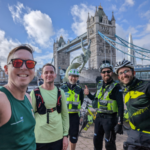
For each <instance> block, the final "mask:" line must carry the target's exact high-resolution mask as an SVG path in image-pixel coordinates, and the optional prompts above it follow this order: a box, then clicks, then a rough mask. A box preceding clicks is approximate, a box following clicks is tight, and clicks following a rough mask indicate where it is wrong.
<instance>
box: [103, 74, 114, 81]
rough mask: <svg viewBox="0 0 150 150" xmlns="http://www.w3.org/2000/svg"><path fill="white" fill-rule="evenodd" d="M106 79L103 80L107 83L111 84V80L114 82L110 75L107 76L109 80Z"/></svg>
mask: <svg viewBox="0 0 150 150" xmlns="http://www.w3.org/2000/svg"><path fill="white" fill-rule="evenodd" d="M105 77H106V76H105ZM105 77H104V78H103V80H104V81H105V82H109V81H111V80H112V77H111V76H109V75H107V77H109V78H107V79H105Z"/></svg>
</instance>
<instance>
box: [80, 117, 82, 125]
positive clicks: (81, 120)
mask: <svg viewBox="0 0 150 150" xmlns="http://www.w3.org/2000/svg"><path fill="white" fill-rule="evenodd" d="M80 124H81V125H82V124H83V117H81V118H80Z"/></svg>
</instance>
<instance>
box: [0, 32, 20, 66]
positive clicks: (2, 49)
mask: <svg viewBox="0 0 150 150" xmlns="http://www.w3.org/2000/svg"><path fill="white" fill-rule="evenodd" d="M18 45H20V42H18V41H17V40H16V41H14V40H12V39H7V38H6V37H5V32H4V31H3V30H0V54H1V56H0V62H1V64H2V66H4V65H5V64H6V62H7V56H8V54H9V52H10V51H11V50H12V49H13V48H15V47H16V46H18Z"/></svg>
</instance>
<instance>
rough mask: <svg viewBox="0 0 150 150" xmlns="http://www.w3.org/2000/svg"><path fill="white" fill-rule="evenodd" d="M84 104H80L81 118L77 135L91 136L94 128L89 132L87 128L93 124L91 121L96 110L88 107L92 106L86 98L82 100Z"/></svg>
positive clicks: (94, 116) (94, 117)
mask: <svg viewBox="0 0 150 150" xmlns="http://www.w3.org/2000/svg"><path fill="white" fill-rule="evenodd" d="M84 105H85V106H82V107H81V111H80V114H81V116H82V117H81V118H82V119H83V120H82V121H81V123H80V126H81V128H80V130H79V136H81V137H84V138H93V135H94V130H93V132H89V131H87V130H88V129H89V127H90V126H91V125H93V122H94V120H95V119H96V111H95V110H94V109H93V112H92V111H91V110H90V108H92V105H91V104H90V103H89V102H88V101H87V100H84ZM82 130H83V131H82ZM81 131H82V132H81Z"/></svg>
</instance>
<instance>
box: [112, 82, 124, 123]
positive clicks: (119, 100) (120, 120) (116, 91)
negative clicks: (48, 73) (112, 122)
mask: <svg viewBox="0 0 150 150" xmlns="http://www.w3.org/2000/svg"><path fill="white" fill-rule="evenodd" d="M112 94H113V95H114V100H116V101H117V105H118V124H123V114H124V103H123V93H122V89H121V87H120V85H119V84H118V85H116V87H115V88H114V89H113V91H112Z"/></svg>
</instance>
